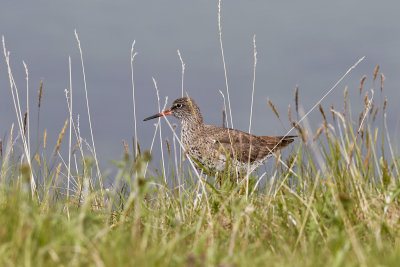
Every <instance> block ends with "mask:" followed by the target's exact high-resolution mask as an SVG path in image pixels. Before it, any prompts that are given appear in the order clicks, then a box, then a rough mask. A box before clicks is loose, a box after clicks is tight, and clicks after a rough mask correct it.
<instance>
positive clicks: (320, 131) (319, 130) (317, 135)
mask: <svg viewBox="0 0 400 267" xmlns="http://www.w3.org/2000/svg"><path fill="white" fill-rule="evenodd" d="M324 128H325V127H324V126H323V125H321V126H319V128H318V130H317V132H316V133H315V135H314V138H313V141H315V140H316V139H317V138H318V137H319V136H320V135H321V133H322V131H323V130H324Z"/></svg>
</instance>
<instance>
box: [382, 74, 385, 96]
mask: <svg viewBox="0 0 400 267" xmlns="http://www.w3.org/2000/svg"><path fill="white" fill-rule="evenodd" d="M385 79H386V77H385V75H383V73H381V92H382V90H383V83H384V82H385Z"/></svg>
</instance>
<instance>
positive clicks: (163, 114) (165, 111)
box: [143, 109, 171, 121]
mask: <svg viewBox="0 0 400 267" xmlns="http://www.w3.org/2000/svg"><path fill="white" fill-rule="evenodd" d="M169 114H171V110H169V109H168V110H164V111H163V112H160V113H158V114H155V115H153V116H150V117H148V118H146V119H144V120H143V121H148V120H152V119H155V118H158V117H162V116H166V115H169Z"/></svg>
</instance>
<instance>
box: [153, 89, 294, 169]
mask: <svg viewBox="0 0 400 267" xmlns="http://www.w3.org/2000/svg"><path fill="white" fill-rule="evenodd" d="M165 115H173V116H174V117H176V118H178V119H179V120H180V122H181V126H182V143H183V146H184V147H185V152H186V153H188V155H190V156H191V157H192V158H194V159H195V160H196V161H198V162H199V163H201V164H202V165H203V166H205V167H207V168H208V169H209V170H211V172H218V171H224V170H225V169H226V167H227V166H229V167H230V168H229V169H230V171H232V169H234V170H235V172H236V173H243V171H245V172H247V171H254V170H255V169H256V168H257V167H259V166H260V165H262V164H263V163H264V161H265V160H267V158H268V157H269V156H271V153H272V152H276V151H278V150H280V149H282V148H284V147H286V146H288V145H289V144H290V143H292V142H293V140H294V139H293V138H294V137H295V136H285V137H283V136H255V135H252V134H248V133H245V132H242V131H239V130H234V129H229V128H223V127H218V126H213V125H207V124H204V123H203V117H202V115H201V112H200V109H199V107H198V105H197V104H196V102H195V101H194V100H193V99H191V98H187V97H184V98H178V99H176V100H175V101H174V103H173V104H172V106H171V108H170V109H169V110H166V111H163V112H161V113H159V114H156V115H154V116H151V117H149V118H146V119H145V120H150V119H153V118H157V117H160V116H165ZM227 159H228V161H229V162H228V163H230V164H227ZM232 167H233V168H232ZM249 167H250V168H249Z"/></svg>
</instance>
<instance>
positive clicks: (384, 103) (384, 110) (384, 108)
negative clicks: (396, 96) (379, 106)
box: [383, 97, 387, 114]
mask: <svg viewBox="0 0 400 267" xmlns="http://www.w3.org/2000/svg"><path fill="white" fill-rule="evenodd" d="M386 106H387V97H385V102H383V114H385V112H386Z"/></svg>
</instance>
